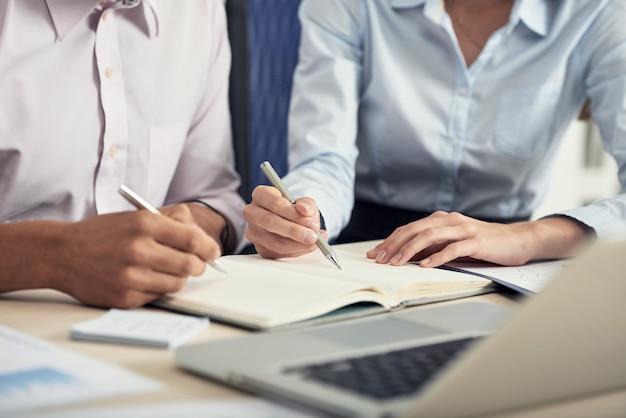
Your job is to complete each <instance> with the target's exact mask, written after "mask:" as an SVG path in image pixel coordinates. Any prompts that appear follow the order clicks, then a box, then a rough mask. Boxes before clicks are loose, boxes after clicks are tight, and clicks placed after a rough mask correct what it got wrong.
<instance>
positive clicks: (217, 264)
mask: <svg viewBox="0 0 626 418" xmlns="http://www.w3.org/2000/svg"><path fill="white" fill-rule="evenodd" d="M209 264H210V265H211V267H213V268H214V269H215V270H219V271H221V272H222V273H224V274H227V273H228V271H226V269H225V268H224V266H223V265H222V263H220V262H219V261H218V260H213V261H209Z"/></svg>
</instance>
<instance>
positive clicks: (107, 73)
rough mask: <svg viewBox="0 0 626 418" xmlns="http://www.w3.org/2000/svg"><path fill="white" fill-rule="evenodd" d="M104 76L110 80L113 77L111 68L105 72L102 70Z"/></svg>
mask: <svg viewBox="0 0 626 418" xmlns="http://www.w3.org/2000/svg"><path fill="white" fill-rule="evenodd" d="M104 75H105V76H106V78H108V79H109V80H110V79H111V77H112V76H113V69H112V68H111V67H107V68H106V70H104Z"/></svg>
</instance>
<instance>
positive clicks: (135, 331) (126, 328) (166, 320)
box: [70, 309, 209, 348]
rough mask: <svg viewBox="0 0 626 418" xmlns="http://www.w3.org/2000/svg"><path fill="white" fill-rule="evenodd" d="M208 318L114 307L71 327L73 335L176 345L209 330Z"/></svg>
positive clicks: (158, 344)
mask: <svg viewBox="0 0 626 418" xmlns="http://www.w3.org/2000/svg"><path fill="white" fill-rule="evenodd" d="M208 326H209V320H208V318H204V317H196V316H189V315H179V314H165V313H158V312H145V311H133V310H122V309H111V310H109V311H108V312H107V313H105V314H104V315H101V316H99V317H97V318H94V319H90V320H88V321H84V322H80V323H78V324H76V325H74V326H73V327H72V331H71V333H70V336H71V338H73V339H77V340H90V341H102V342H112V343H121V344H134V345H145V346H151V347H165V348H175V347H177V346H179V345H180V344H182V343H184V342H185V341H187V340H189V339H190V338H192V337H194V336H196V335H198V334H199V333H201V332H202V331H204V330H206V329H207V327H208Z"/></svg>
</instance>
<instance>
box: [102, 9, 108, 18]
mask: <svg viewBox="0 0 626 418" xmlns="http://www.w3.org/2000/svg"><path fill="white" fill-rule="evenodd" d="M108 15H109V9H106V10H105V11H104V12H102V20H107V16H108Z"/></svg>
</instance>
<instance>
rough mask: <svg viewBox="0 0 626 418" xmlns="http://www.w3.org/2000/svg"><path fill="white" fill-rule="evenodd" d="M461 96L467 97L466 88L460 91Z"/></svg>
mask: <svg viewBox="0 0 626 418" xmlns="http://www.w3.org/2000/svg"><path fill="white" fill-rule="evenodd" d="M459 94H460V95H461V96H465V95H466V94H467V88H465V87H461V88H460V89H459Z"/></svg>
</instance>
